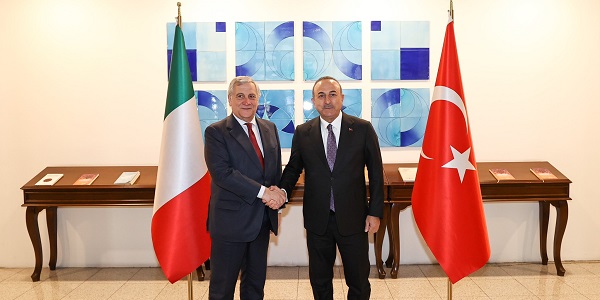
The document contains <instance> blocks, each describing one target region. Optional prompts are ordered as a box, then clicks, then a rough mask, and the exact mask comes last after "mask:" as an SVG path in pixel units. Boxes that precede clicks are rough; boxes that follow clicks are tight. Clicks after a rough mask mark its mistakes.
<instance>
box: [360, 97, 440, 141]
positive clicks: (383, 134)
mask: <svg viewBox="0 0 600 300" xmlns="http://www.w3.org/2000/svg"><path fill="white" fill-rule="evenodd" d="M371 99H372V101H373V102H372V108H371V123H372V124H373V127H374V128H375V132H376V133H377V136H378V137H379V145H380V146H381V147H420V146H422V145H423V136H424V135H425V127H426V125H427V117H428V116H429V89H428V88H414V89H405V88H394V89H373V90H371Z"/></svg>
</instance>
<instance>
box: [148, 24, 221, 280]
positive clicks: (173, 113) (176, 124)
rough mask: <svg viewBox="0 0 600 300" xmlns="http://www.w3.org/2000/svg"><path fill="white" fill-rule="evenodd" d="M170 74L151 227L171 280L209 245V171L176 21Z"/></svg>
mask: <svg viewBox="0 0 600 300" xmlns="http://www.w3.org/2000/svg"><path fill="white" fill-rule="evenodd" d="M169 74H170V76H169V86H168V89H167V104H166V107H165V118H164V122H163V136H162V143H161V149H160V159H159V161H158V174H157V178H156V194H155V196H154V214H153V215H152V229H151V230H152V243H153V245H154V252H155V253H156V258H157V259H158V262H159V263H160V266H161V268H162V270H163V272H164V273H165V276H167V279H168V280H169V281H170V282H171V283H173V282H175V281H178V280H179V279H181V278H182V277H183V276H185V275H187V274H189V273H191V272H193V271H194V270H195V269H196V268H198V267H199V266H200V265H202V263H204V262H205V261H206V260H207V259H208V257H209V256H210V244H211V241H210V235H209V233H208V231H207V228H206V220H207V218H208V202H209V200H210V174H209V173H208V168H207V167H206V163H205V162H204V150H203V149H204V142H203V140H202V130H201V129H200V119H199V117H198V107H197V106H196V98H195V97H194V88H193V87H192V77H191V75H190V67H189V64H188V59H187V54H186V52H185V41H184V39H183V32H182V31H181V28H180V27H179V25H178V26H176V27H175V38H174V42H173V56H172V58H171V70H170V73H169Z"/></svg>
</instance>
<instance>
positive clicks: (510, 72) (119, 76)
mask: <svg viewBox="0 0 600 300" xmlns="http://www.w3.org/2000/svg"><path fill="white" fill-rule="evenodd" d="M182 2H183V6H182V11H183V17H184V21H189V22H193V21H227V26H228V46H229V47H234V39H233V35H232V33H233V29H234V22H235V21H272V20H293V21H296V22H297V24H300V22H301V21H303V20H315V21H321V20H336V21H337V20H361V21H363V22H368V21H371V20H429V21H430V22H431V41H430V45H431V66H432V67H431V74H432V76H431V77H432V79H431V80H430V81H425V82H417V83H414V84H413V83H399V84H397V83H394V85H392V86H398V87H410V86H416V87H430V88H432V87H433V83H434V80H435V74H436V73H437V65H438V61H439V54H440V52H441V44H442V41H443V35H444V31H445V24H446V20H447V13H446V11H447V9H448V1H445V0H444V1H442V0H424V1H408V0H394V1H391V0H390V1H382V0H371V1H346V2H342V1H329V2H323V1H314V0H307V1H300V2H297V1H294V2H291V1H266V0H257V1H254V2H240V1H233V0H223V1H182ZM286 2H288V3H286ZM239 3H244V6H240V4H239ZM250 3H252V4H253V6H249V4H250ZM348 3H350V4H348ZM454 4H455V16H456V24H455V30H456V39H457V43H458V51H459V56H460V62H461V70H462V76H463V84H464V89H465V95H466V101H467V106H468V110H469V117H470V121H471V128H472V132H473V141H474V144H475V150H476V154H477V159H478V160H479V161H509V160H512V161H525V160H547V161H550V162H551V163H552V164H554V165H555V166H556V167H557V168H558V169H559V170H561V171H562V172H563V173H564V174H565V175H567V176H568V177H569V178H570V179H571V180H572V181H573V184H572V186H571V195H572V198H573V199H574V200H573V201H572V202H570V209H569V211H570V216H569V223H568V226H567V231H566V234H565V237H564V242H563V249H562V258H563V260H599V259H600V252H598V250H597V249H600V239H599V238H598V234H597V232H598V231H599V230H600V218H598V215H599V213H600V201H598V199H599V198H600V197H599V196H600V195H599V192H598V190H597V189H596V184H594V182H595V181H596V178H595V177H597V174H596V173H597V172H596V171H597V170H600V161H599V160H598V158H597V156H596V154H597V153H598V150H597V149H598V144H599V138H598V134H597V132H595V130H594V129H596V128H599V127H600V117H598V116H597V113H598V111H599V108H600V104H598V101H597V100H596V99H595V98H596V97H595V93H594V92H593V89H594V88H595V87H596V86H597V85H598V81H599V80H598V79H599V77H600V76H598V75H597V70H598V69H600V68H599V67H600V56H599V55H598V53H600V19H598V18H597V15H596V12H597V11H598V10H600V2H598V1H596V0H576V1H559V0H545V1H544V0H530V1H521V0H505V1H492V0H479V1H475V0H471V1H468V0H462V1H461V0H459V1H455V3H454ZM289 6H293V8H288V7H289ZM176 12H177V7H176V1H164V0H151V1H114V0H109V1H74V0H73V1H66V0H58V1H45V0H25V1H15V0H8V1H3V2H2V3H1V4H0V38H1V41H0V101H1V104H2V105H1V108H0V241H1V243H0V245H1V246H0V267H32V266H33V263H34V255H33V250H32V246H31V243H30V240H29V237H28V235H27V230H26V228H25V209H24V208H22V207H20V205H21V204H22V202H23V198H22V193H21V191H20V189H19V188H20V187H21V186H22V185H23V184H24V183H25V182H27V181H28V180H29V179H30V178H31V177H32V176H33V175H35V174H37V173H38V172H39V171H40V170H42V169H43V168H44V167H45V166H56V165H125V164H129V165H156V164H157V162H158V152H159V145H160V136H161V130H162V117H163V112H164V102H165V95H166V89H167V81H166V73H167V70H166V58H165V52H166V51H165V49H166V28H165V23H166V22H170V21H173V17H174V16H175V15H176ZM365 24H368V23H365ZM296 36H297V37H299V36H301V30H300V26H298V25H297V26H296ZM297 41H298V40H297ZM367 41H368V34H365V35H364V43H366V42H367ZM365 48H368V47H365ZM301 49H302V48H301V43H300V42H297V43H296V50H297V51H301ZM296 57H297V58H298V57H301V56H298V55H296ZM296 63H297V65H298V66H301V59H297V60H296ZM233 64H234V57H233V56H231V57H230V58H229V68H228V75H229V76H228V77H229V78H231V77H232V76H233V75H234V74H233V69H234V68H233ZM364 64H365V65H364V68H365V73H368V72H369V71H370V67H369V65H368V62H366V60H364ZM294 84H295V86H294V88H295V89H298V90H300V89H303V88H306V87H307V86H308V87H310V84H305V83H303V82H302V81H301V79H300V80H298V82H297V83H294ZM273 86H276V84H273V83H270V84H267V83H265V84H263V85H261V87H263V88H270V87H273ZM389 86H390V85H389V84H382V83H379V82H377V83H375V82H370V81H369V80H365V81H364V82H360V83H344V87H345V88H352V87H369V88H377V87H389ZM196 87H200V85H196ZM202 88H207V89H210V88H213V86H211V85H202ZM219 88H222V87H221V86H219ZM364 106H365V107H364V108H363V116H365V118H367V119H368V116H370V107H369V102H368V101H365V105H364ZM297 113H298V115H297V117H298V119H299V117H300V112H299V109H297ZM383 152H384V153H383V155H384V161H385V162H416V161H417V160H418V149H384V150H383ZM288 156H289V151H284V158H285V160H287V157H288ZM485 210H486V214H487V221H488V228H489V234H490V240H491V246H492V258H491V260H492V261H495V262H513V261H539V259H540V258H539V249H538V248H539V246H538V245H539V244H538V239H539V234H538V219H537V218H538V212H537V204H535V203H531V204H486V205H485ZM151 214H152V209H151V208H125V209H75V208H70V209H59V212H58V215H59V223H58V229H59V234H58V235H59V257H58V265H59V267H60V266H154V265H156V264H157V263H156V259H155V257H154V252H153V250H152V243H151V240H150V220H151ZM554 216H555V213H554V211H553V212H552V214H551V223H552V224H551V226H550V227H551V229H550V233H549V236H552V234H553V220H554ZM400 224H401V243H402V249H401V253H402V259H401V263H403V264H410V263H428V262H432V261H433V258H432V256H431V254H430V253H429V250H427V248H426V246H425V245H424V243H423V241H422V239H421V237H420V235H419V233H418V231H417V229H416V227H415V225H414V221H413V218H412V214H411V210H410V209H408V210H406V211H404V212H402V213H401V215H400ZM40 227H41V230H42V232H45V230H46V227H45V217H44V214H41V217H40ZM42 236H44V235H42ZM42 242H43V246H44V256H45V257H44V259H45V262H46V263H47V260H48V255H49V252H48V242H47V238H43V241H42ZM549 244H551V240H550V242H549ZM270 249H271V250H270V254H269V262H270V264H273V265H305V264H307V254H306V248H305V241H304V231H303V228H302V214H301V207H299V206H292V207H290V208H288V209H287V211H286V213H285V216H284V220H283V224H282V233H281V237H280V238H277V239H272V245H271V248H270ZM384 249H387V248H384ZM550 253H552V252H551V249H550ZM384 255H387V250H385V251H384ZM372 262H373V263H374V260H372ZM567 271H568V270H567Z"/></svg>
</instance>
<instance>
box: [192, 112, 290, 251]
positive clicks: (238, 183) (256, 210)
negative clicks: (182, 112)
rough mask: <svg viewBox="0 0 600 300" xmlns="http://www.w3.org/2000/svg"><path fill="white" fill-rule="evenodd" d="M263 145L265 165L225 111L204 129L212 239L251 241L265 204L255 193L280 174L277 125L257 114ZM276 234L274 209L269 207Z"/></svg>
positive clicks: (246, 137)
mask: <svg viewBox="0 0 600 300" xmlns="http://www.w3.org/2000/svg"><path fill="white" fill-rule="evenodd" d="M256 122H257V124H258V128H259V130H260V136H261V139H262V144H263V151H264V155H263V156H264V161H265V169H264V171H263V169H262V167H261V165H260V161H259V160H258V157H257V155H256V152H254V148H252V143H251V142H250V139H249V138H248V135H247V134H246V132H245V131H244V129H243V128H242V126H241V125H240V123H239V122H238V121H237V120H236V119H235V118H234V117H233V115H229V116H228V117H227V118H225V119H223V120H221V121H219V122H216V123H213V124H212V125H210V126H208V127H207V128H206V131H205V134H204V136H205V145H204V157H205V159H206V165H207V166H208V171H209V172H210V176H211V178H212V183H211V195H210V205H209V211H208V230H209V231H210V235H211V237H212V238H215V239H221V240H226V241H231V242H249V241H252V240H254V239H255V238H256V236H257V235H258V233H259V231H260V228H261V226H262V222H263V216H264V213H265V204H264V203H262V201H261V199H259V198H257V197H256V195H257V194H258V191H259V190H260V186H261V185H264V186H266V187H269V186H271V185H277V183H279V179H280V177H281V146H280V144H279V135H278V134H277V127H276V126H275V124H273V123H272V122H270V121H266V120H262V119H259V118H256ZM268 212H269V220H270V223H271V229H272V230H273V232H274V233H277V227H278V224H277V222H278V221H277V210H272V209H268Z"/></svg>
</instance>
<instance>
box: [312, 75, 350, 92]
mask: <svg viewBox="0 0 600 300" xmlns="http://www.w3.org/2000/svg"><path fill="white" fill-rule="evenodd" d="M323 80H333V81H335V82H337V84H338V86H339V87H340V94H343V92H342V85H341V84H340V82H339V81H338V80H337V79H335V78H333V77H331V76H323V77H321V78H319V79H317V81H315V84H313V87H312V95H313V97H314V96H315V86H317V83H319V82H321V81H323Z"/></svg>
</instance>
